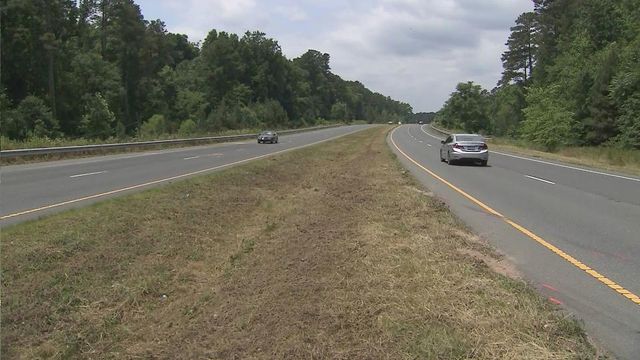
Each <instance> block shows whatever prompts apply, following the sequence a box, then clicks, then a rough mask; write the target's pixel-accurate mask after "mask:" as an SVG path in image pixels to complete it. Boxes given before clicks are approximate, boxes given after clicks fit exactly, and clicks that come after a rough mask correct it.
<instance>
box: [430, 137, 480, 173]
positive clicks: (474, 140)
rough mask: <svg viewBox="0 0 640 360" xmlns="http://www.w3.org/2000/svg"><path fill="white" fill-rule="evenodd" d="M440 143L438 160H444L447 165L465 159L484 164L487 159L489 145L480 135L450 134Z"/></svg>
mask: <svg viewBox="0 0 640 360" xmlns="http://www.w3.org/2000/svg"><path fill="white" fill-rule="evenodd" d="M441 143H442V146H441V147H440V161H446V162H447V163H448V164H449V165H453V164H454V163H455V162H458V161H465V160H466V161H470V162H471V161H473V162H479V163H480V165H482V166H486V165H487V162H488V161H489V147H488V146H487V143H486V142H485V141H484V137H482V135H478V134H451V135H449V136H448V137H447V138H446V139H445V140H442V141H441Z"/></svg>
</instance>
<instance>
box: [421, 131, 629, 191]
mask: <svg viewBox="0 0 640 360" xmlns="http://www.w3.org/2000/svg"><path fill="white" fill-rule="evenodd" d="M424 126H425V125H422V126H421V127H420V129H421V130H422V132H423V133H425V134H427V135H429V136H431V137H432V138H434V139H438V140H442V138H438V137H436V136H433V135H431V134H429V133H428V132H427V131H426V130H425V129H424V128H423V127H424ZM491 153H492V154H498V155H502V156H508V157H512V158H516V159H520V160H528V161H533V162H537V163H541V164H545V165H552V166H558V167H561V168H566V169H571V170H578V171H584V172H587V173H591V174H597V175H604V176H611V177H615V178H618V179H624V180H631V181H636V182H640V179H638V178H632V177H629V176H624V175H617V174H611V173H606V172H602V171H596V170H589V169H583V168H579V167H575V166H570V165H562V164H557V163H552V162H549V161H544V160H538V159H532V158H527V157H524V156H518V155H511V154H506V153H503V152H500V151H495V150H491Z"/></svg>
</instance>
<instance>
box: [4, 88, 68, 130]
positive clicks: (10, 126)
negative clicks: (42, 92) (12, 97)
mask: <svg viewBox="0 0 640 360" xmlns="http://www.w3.org/2000/svg"><path fill="white" fill-rule="evenodd" d="M4 108H5V105H3V109H2V112H3V114H2V116H3V117H2V128H3V130H2V132H3V133H4V134H7V135H8V136H9V137H10V138H12V139H19V140H23V139H25V138H28V137H33V136H35V137H49V138H51V137H55V136H56V135H57V134H58V121H57V120H56V119H54V118H53V116H52V115H51V111H50V110H49V107H48V106H47V105H46V104H45V103H44V101H42V100H41V99H40V98H38V97H35V96H31V95H29V96H27V97H25V98H24V99H23V100H22V101H21V102H20V104H19V105H18V107H17V108H16V109H15V110H14V111H9V110H8V109H4ZM29 129H32V130H31V131H29Z"/></svg>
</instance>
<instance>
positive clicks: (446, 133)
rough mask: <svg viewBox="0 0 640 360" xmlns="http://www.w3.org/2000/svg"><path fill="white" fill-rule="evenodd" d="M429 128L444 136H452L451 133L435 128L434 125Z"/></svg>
mask: <svg viewBox="0 0 640 360" xmlns="http://www.w3.org/2000/svg"><path fill="white" fill-rule="evenodd" d="M429 126H430V127H431V128H432V129H433V130H435V131H437V132H439V133H441V134H444V135H451V133H450V132H447V131H444V130H442V129H438V128H437V127H435V126H433V123H431V124H429Z"/></svg>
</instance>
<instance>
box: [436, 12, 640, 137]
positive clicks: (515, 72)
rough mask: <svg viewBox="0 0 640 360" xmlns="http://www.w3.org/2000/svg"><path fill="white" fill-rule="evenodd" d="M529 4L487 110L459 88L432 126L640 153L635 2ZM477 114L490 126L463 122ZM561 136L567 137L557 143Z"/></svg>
mask: <svg viewBox="0 0 640 360" xmlns="http://www.w3.org/2000/svg"><path fill="white" fill-rule="evenodd" d="M534 6H535V11H534V12H533V13H523V14H521V15H520V16H519V17H518V19H517V20H516V25H515V26H514V27H512V28H511V35H510V36H509V39H508V41H507V44H506V45H507V47H508V49H507V51H506V52H505V53H504V54H503V55H502V62H503V68H504V72H503V74H502V79H501V80H500V82H499V83H498V87H497V88H495V89H493V90H492V91H491V93H490V95H488V98H489V101H488V103H489V105H488V107H485V105H484V104H483V103H482V101H479V99H480V98H479V97H478V96H477V95H474V96H472V97H469V96H464V92H463V91H460V89H458V91H456V92H455V93H453V94H452V95H451V98H450V99H449V100H448V101H447V102H446V103H445V105H444V106H443V108H442V109H441V110H440V112H439V113H438V115H437V119H438V121H439V122H440V123H442V124H443V125H444V126H448V127H452V128H464V129H466V130H474V131H486V132H491V133H493V134H496V135H508V136H514V137H516V136H518V134H521V135H522V136H524V137H525V138H527V139H530V140H532V141H535V142H536V143H538V144H542V145H543V146H545V147H547V148H554V147H556V146H558V145H560V144H562V143H563V142H566V141H570V142H571V144H572V145H581V146H582V145H585V146H588V145H605V146H609V145H616V146H632V147H636V148H640V67H639V66H638V64H639V63H640V7H639V6H638V4H637V1H632V0H623V1H615V0H583V1H574V0H553V1H552V0H534ZM474 92H475V93H477V89H476V90H474ZM525 94H526V95H525ZM470 99H476V100H473V101H472V100H470ZM483 108H484V110H482V109H483ZM483 112H484V113H485V114H487V116H488V118H489V119H490V121H488V122H484V121H479V122H476V123H470V122H469V121H470V120H471V119H482V116H481V114H482V113H483ZM465 114H466V115H465ZM469 114H476V115H475V116H469ZM524 118H526V121H523V119H524ZM471 121H473V120H471ZM567 131H571V137H570V139H566V138H563V136H564V135H565V134H566V133H567Z"/></svg>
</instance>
